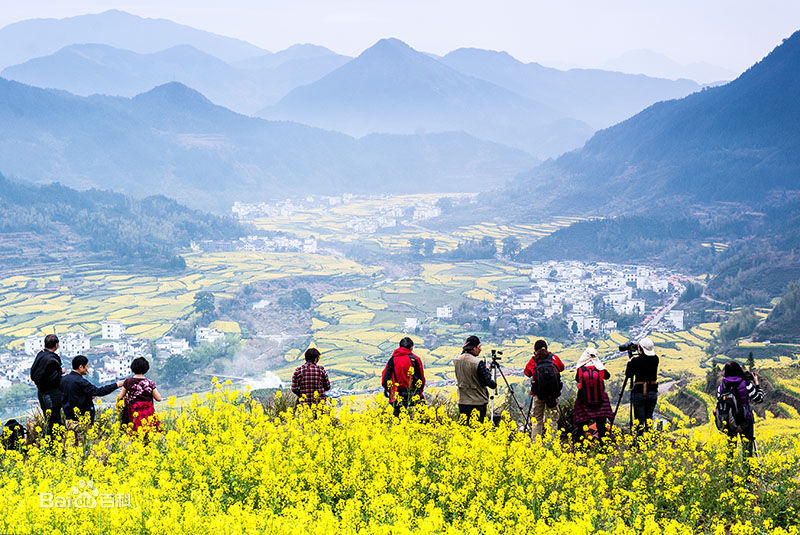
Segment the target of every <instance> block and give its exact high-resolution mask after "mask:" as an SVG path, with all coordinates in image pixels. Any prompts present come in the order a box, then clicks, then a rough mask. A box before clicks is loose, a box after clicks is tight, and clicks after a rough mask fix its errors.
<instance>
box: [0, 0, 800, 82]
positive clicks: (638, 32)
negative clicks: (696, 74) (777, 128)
mask: <svg viewBox="0 0 800 535" xmlns="http://www.w3.org/2000/svg"><path fill="white" fill-rule="evenodd" d="M112 8H115V9H121V10H124V11H128V12H130V13H134V14H136V15H140V16H144V17H161V18H167V19H171V20H174V21H176V22H180V23H183V24H188V25H190V26H194V27H196V28H201V29H204V30H208V31H212V32H215V33H219V34H223V35H229V36H232V37H238V38H241V39H244V40H247V41H250V42H252V43H254V44H256V45H258V46H261V47H263V48H266V49H268V50H272V51H277V50H280V49H283V48H286V47H287V46H289V45H292V44H295V43H304V42H308V43H315V44H320V45H324V46H327V47H328V48H331V49H333V50H335V51H336V52H340V53H343V54H348V55H356V54H358V53H359V52H361V51H362V50H363V49H365V48H367V47H368V46H370V45H372V44H373V43H374V42H375V41H377V40H378V39H380V38H382V37H397V38H399V39H402V40H403V41H406V42H407V43H409V44H410V45H411V46H413V47H414V48H416V49H418V50H424V51H427V52H434V53H439V54H442V53H445V52H449V51H450V50H453V49H455V48H459V47H462V46H474V47H479V48H487V49H495V50H506V51H508V52H509V53H511V54H512V55H513V56H515V57H517V58H518V59H521V60H524V61H539V62H544V63H547V62H550V63H552V62H563V63H568V64H573V65H581V66H599V65H602V64H603V63H604V62H605V61H606V60H609V59H612V58H614V57H616V56H619V55H620V54H622V53H623V52H626V51H628V50H632V49H639V48H646V49H650V50H653V51H656V52H660V53H663V54H666V55H667V56H669V57H671V58H673V59H675V60H677V61H679V62H681V63H690V62H694V61H707V62H710V63H713V64H715V65H718V66H720V67H725V68H728V69H730V70H733V71H741V70H743V69H745V68H747V67H748V66H750V65H751V64H752V63H754V62H755V61H757V60H759V59H761V58H762V57H763V56H764V55H766V54H767V53H768V52H769V51H770V50H771V49H772V48H774V47H775V46H776V45H777V44H779V43H780V41H781V39H783V38H785V37H788V36H789V35H791V33H792V32H793V31H794V30H796V29H798V28H800V0H548V1H543V0H492V1H490V0H483V1H476V0H226V1H220V0H118V1H102V0H0V26H5V25H7V24H9V23H11V22H16V21H18V20H23V19H27V18H38V17H56V18H61V17H66V16H72V15H79V14H84V13H97V12H100V11H104V10H106V9H112Z"/></svg>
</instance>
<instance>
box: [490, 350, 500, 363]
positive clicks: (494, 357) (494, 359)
mask: <svg viewBox="0 0 800 535" xmlns="http://www.w3.org/2000/svg"><path fill="white" fill-rule="evenodd" d="M502 354H503V352H502V351H498V350H496V349H492V364H491V366H499V365H500V363H499V362H498V361H499V360H501V358H500V356H499V355H502Z"/></svg>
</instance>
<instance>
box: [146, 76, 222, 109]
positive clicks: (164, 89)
mask: <svg viewBox="0 0 800 535" xmlns="http://www.w3.org/2000/svg"><path fill="white" fill-rule="evenodd" d="M133 100H134V102H137V103H144V104H147V105H150V106H169V107H171V108H180V109H202V108H211V107H215V106H214V104H213V103H212V102H211V101H210V100H208V99H207V98H206V97H204V96H203V95H202V93H200V92H199V91H195V90H194V89H192V88H191V87H188V86H186V85H184V84H182V83H180V82H168V83H166V84H162V85H160V86H158V87H154V88H153V89H151V90H150V91H148V92H146V93H142V94H141V95H137V96H135V97H133Z"/></svg>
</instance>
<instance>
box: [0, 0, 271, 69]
mask: <svg viewBox="0 0 800 535" xmlns="http://www.w3.org/2000/svg"><path fill="white" fill-rule="evenodd" d="M80 43H101V44H105V45H109V46H113V47H115V48H122V49H125V50H131V51H133V52H138V53H141V54H150V53H153V52H158V51H161V50H165V49H167V48H171V47H173V46H177V45H190V46H193V47H194V48H197V49H198V50H202V51H203V52H205V53H206V54H210V55H212V56H216V57H218V58H220V59H222V60H223V61H241V60H245V59H248V58H253V57H256V56H261V55H264V54H267V53H268V51H266V50H264V49H262V48H259V47H257V46H255V45H252V44H250V43H247V42H245V41H242V40H239V39H233V38H230V37H223V36H221V35H216V34H213V33H209V32H204V31H202V30H197V29H195V28H192V27H190V26H184V25H183V24H177V23H175V22H172V21H169V20H165V19H147V18H142V17H137V16H136V15H131V14H130V13H126V12H124V11H117V10H110V11H105V12H103V13H98V14H93V15H80V16H77V17H70V18H65V19H30V20H24V21H21V22H16V23H14V24H9V25H8V26H6V27H4V28H2V29H0V68H5V67H9V66H11V65H16V64H19V63H23V62H25V61H27V60H29V59H32V58H38V57H41V56H47V55H50V54H53V53H54V52H56V51H57V50H60V49H62V48H64V47H65V46H69V45H74V44H80Z"/></svg>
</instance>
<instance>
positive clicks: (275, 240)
mask: <svg viewBox="0 0 800 535" xmlns="http://www.w3.org/2000/svg"><path fill="white" fill-rule="evenodd" d="M236 245H237V247H236V249H237V250H239V251H268V252H275V251H280V252H302V253H311V254H313V253H316V252H317V239H316V238H313V237H309V238H305V239H300V238H289V237H286V236H275V237H268V236H244V237H241V238H239V241H238V243H237V244H236Z"/></svg>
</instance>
